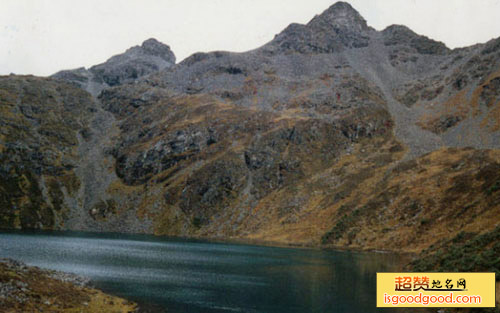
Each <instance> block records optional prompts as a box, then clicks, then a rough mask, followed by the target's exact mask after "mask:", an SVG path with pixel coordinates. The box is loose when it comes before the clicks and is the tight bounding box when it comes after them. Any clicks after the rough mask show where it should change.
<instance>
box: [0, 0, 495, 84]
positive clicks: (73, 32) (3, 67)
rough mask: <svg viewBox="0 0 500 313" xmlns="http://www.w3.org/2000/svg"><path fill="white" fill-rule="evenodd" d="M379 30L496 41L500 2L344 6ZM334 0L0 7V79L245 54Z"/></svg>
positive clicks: (91, 0)
mask: <svg viewBox="0 0 500 313" xmlns="http://www.w3.org/2000/svg"><path fill="white" fill-rule="evenodd" d="M348 2H349V3H351V5H352V6H353V7H354V8H355V9H356V10H358V12H360V14H361V15H362V16H363V17H364V18H365V19H366V20H367V21H368V24H369V25H370V26H372V27H373V28H375V29H377V30H382V29H384V28H385V27H387V26H389V25H392V24H403V25H406V26H408V27H410V28H411V29H413V30H414V31H415V32H417V33H419V34H422V35H426V36H428V37H430V38H432V39H435V40H439V41H442V42H444V43H445V44H446V45H447V46H448V47H450V48H456V47H464V46H469V45H473V44H476V43H483V42H486V41H488V40H490V39H492V38H497V37H500V18H498V13H499V12H500V0H348ZM333 3H335V1H332V0H307V1H305V0H0V75H8V74H10V73H15V74H34V75H39V76H47V75H51V74H53V73H55V72H57V71H59V70H62V69H72V68H77V67H81V66H84V67H90V66H92V65H95V64H99V63H102V62H104V61H105V60H107V59H108V58H109V57H111V56H112V55H115V54H118V53H122V52H123V51H125V50H126V49H128V48H130V47H132V46H135V45H139V44H141V43H142V42H143V41H144V40H146V39H148V38H152V37H153V38H156V39H158V40H159V41H161V42H163V43H166V44H168V45H169V46H170V47H171V49H172V51H173V52H174V53H175V55H176V57H177V61H178V62H179V61H182V59H184V58H186V57H188V56H189V55H191V54H193V53H195V52H208V51H214V50H226V51H235V52H243V51H247V50H251V49H255V48H257V47H259V46H261V45H263V44H265V43H266V42H268V41H270V40H272V39H273V37H274V35H275V34H277V33H279V32H280V31H281V30H283V29H284V28H285V27H286V26H288V25H289V24H290V23H302V24H305V23H307V22H308V21H309V20H310V19H312V18H313V17H314V16H315V15H316V14H320V13H321V12H323V11H324V10H326V9H327V8H328V7H329V6H330V5H332V4H333Z"/></svg>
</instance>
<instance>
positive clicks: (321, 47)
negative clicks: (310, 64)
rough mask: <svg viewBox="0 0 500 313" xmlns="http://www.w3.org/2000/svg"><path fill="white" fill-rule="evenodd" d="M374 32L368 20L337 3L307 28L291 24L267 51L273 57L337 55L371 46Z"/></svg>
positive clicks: (345, 3)
mask: <svg viewBox="0 0 500 313" xmlns="http://www.w3.org/2000/svg"><path fill="white" fill-rule="evenodd" d="M371 30H372V28H370V27H369V26H368V25H367V23H366V20H365V19H364V18H363V17H362V16H361V15H360V14H359V13H358V11H356V10H355V9H354V8H353V7H352V6H351V5H350V4H349V3H347V2H337V3H335V4H333V5H332V6H330V7H329V8H328V9H327V10H326V11H324V12H323V13H322V14H320V15H317V16H315V17H314V18H313V19H312V20H311V21H310V22H309V23H307V24H306V25H302V24H295V23H294V24H291V25H289V26H288V27H287V28H286V29H285V30H284V31H282V32H281V33H280V34H278V35H277V36H276V37H275V39H274V40H273V41H272V42H271V44H270V45H268V46H266V49H267V50H268V51H269V50H270V51H271V52H273V53H275V52H276V51H278V52H287V51H290V50H292V51H296V52H300V53H334V52H339V51H342V50H344V49H345V48H362V47H366V46H368V44H369V41H370V38H369V32H370V31H371Z"/></svg>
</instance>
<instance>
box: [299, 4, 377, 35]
mask: <svg viewBox="0 0 500 313" xmlns="http://www.w3.org/2000/svg"><path fill="white" fill-rule="evenodd" d="M308 26H310V27H313V28H317V27H319V28H320V29H324V28H325V26H326V27H330V28H333V29H338V28H347V29H350V30H351V31H360V32H361V31H367V30H369V29H370V28H369V27H368V25H367V23H366V20H365V19H364V18H363V17H362V16H361V15H360V14H359V12H358V11H356V10H355V9H354V8H353V7H352V6H351V5H350V4H349V3H347V2H342V1H339V2H336V3H335V4H333V5H332V6H330V7H329V8H328V9H327V10H325V11H324V12H323V13H322V14H320V15H317V16H316V17H315V18H313V19H312V20H311V21H310V22H309V24H308Z"/></svg>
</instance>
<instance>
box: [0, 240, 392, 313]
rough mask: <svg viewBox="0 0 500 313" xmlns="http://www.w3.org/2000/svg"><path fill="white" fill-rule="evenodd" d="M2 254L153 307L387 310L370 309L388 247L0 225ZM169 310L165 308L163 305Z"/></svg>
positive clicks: (266, 312) (269, 312)
mask: <svg viewBox="0 0 500 313" xmlns="http://www.w3.org/2000/svg"><path fill="white" fill-rule="evenodd" d="M0 257H2V258H5V257H8V258H13V259H16V260H20V261H23V262H25V263H27V264H28V265H33V266H39V267H42V268H49V269H55V270H60V271H65V272H71V273H76V274H79V275H82V276H86V277H89V278H91V279H92V283H93V285H94V286H95V287H97V288H99V289H102V290H104V291H106V292H108V293H111V294H114V295H118V296H121V297H124V298H127V299H130V300H133V301H135V302H138V303H139V304H141V305H144V306H145V307H147V308H148V310H150V311H151V312H169V313H172V312H175V313H177V312H183V313H184V312H195V313H201V312H203V313H211V312H218V313H219V312H220V313H222V312H256V313H257V312H259V313H278V312H279V313H285V312H286V313H291V312H321V313H325V312H332V313H333V312H335V313H370V312H389V311H388V310H387V309H385V310H378V309H376V308H375V283H376V281H375V279H376V272H377V271H381V272H384V271H394V270H397V266H398V264H399V263H400V258H399V257H398V256H396V255H392V254H380V253H360V252H349V251H326V250H319V249H294V248H277V247H265V246H254V245H243V244H230V243H214V242H203V241H192V240H182V239H175V238H162V237H154V236H148V235H123V234H120V235H118V234H95V233H75V232H54V233H47V232H32V233H31V232H30V233H17V232H2V233H0ZM167 310H168V311H167Z"/></svg>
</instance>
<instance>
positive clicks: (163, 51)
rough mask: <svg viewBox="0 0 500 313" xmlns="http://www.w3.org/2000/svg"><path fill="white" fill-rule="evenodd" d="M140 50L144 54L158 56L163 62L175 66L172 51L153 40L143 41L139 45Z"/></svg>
mask: <svg viewBox="0 0 500 313" xmlns="http://www.w3.org/2000/svg"><path fill="white" fill-rule="evenodd" d="M141 49H142V50H143V52H144V53H145V54H149V55H153V56H158V57H160V58H162V59H164V60H165V61H168V62H170V63H174V64H175V55H174V53H173V52H172V50H170V46H168V45H166V44H164V43H162V42H159V41H158V40H156V39H155V38H149V39H147V40H145V41H144V42H143V43H142V45H141Z"/></svg>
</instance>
